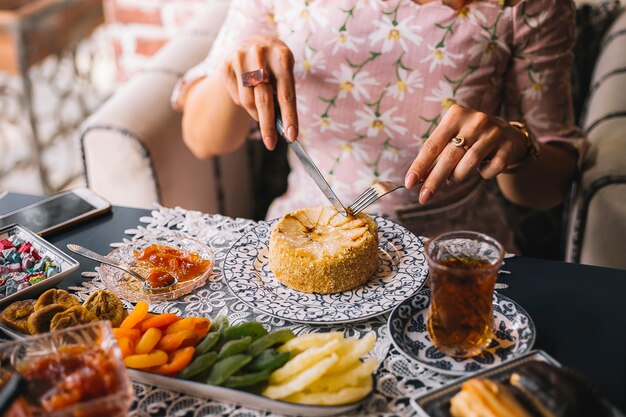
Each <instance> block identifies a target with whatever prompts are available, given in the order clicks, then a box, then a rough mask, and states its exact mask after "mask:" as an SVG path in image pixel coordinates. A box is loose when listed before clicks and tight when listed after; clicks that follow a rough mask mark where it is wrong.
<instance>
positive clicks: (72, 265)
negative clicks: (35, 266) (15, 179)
mask: <svg viewBox="0 0 626 417" xmlns="http://www.w3.org/2000/svg"><path fill="white" fill-rule="evenodd" d="M10 236H17V237H19V238H20V239H22V240H26V241H28V242H30V243H31V244H32V245H33V247H34V248H35V249H37V252H39V254H40V255H41V256H48V257H50V259H52V261H54V262H55V263H56V264H57V265H59V266H60V268H61V272H59V273H58V274H56V275H53V276H51V277H50V278H46V279H44V280H43V281H41V282H38V283H37V284H35V285H31V286H30V287H28V288H25V289H23V290H20V291H17V292H16V293H13V294H11V295H9V296H8V297H4V298H2V299H0V308H2V307H4V306H6V305H7V304H10V303H12V302H14V301H17V300H23V299H26V298H36V297H37V296H39V295H40V294H41V293H42V292H44V291H45V290H47V289H50V288H52V287H56V286H57V285H58V284H59V283H60V282H61V281H63V280H64V279H65V278H66V277H67V276H68V275H69V274H71V273H72V272H73V271H74V270H76V269H77V268H78V266H79V265H80V264H79V263H78V261H76V260H75V259H73V258H72V257H70V256H69V255H67V254H66V253H65V252H63V251H62V250H61V249H59V248H57V247H56V246H54V245H53V244H52V243H50V242H48V241H47V240H45V239H43V238H42V237H40V236H38V235H36V234H35V233H33V232H31V231H30V230H28V229H26V228H25V227H22V226H20V225H17V224H12V225H9V226H5V227H3V228H0V240H2V239H7V238H8V237H10Z"/></svg>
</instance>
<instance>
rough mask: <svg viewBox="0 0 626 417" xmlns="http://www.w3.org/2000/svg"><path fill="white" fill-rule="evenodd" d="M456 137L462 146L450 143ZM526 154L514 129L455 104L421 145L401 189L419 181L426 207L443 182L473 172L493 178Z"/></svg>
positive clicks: (463, 177)
mask: <svg viewBox="0 0 626 417" xmlns="http://www.w3.org/2000/svg"><path fill="white" fill-rule="evenodd" d="M456 137H458V139H457V140H456V141H457V142H463V143H462V144H461V145H462V146H455V144H454V143H453V142H452V141H453V139H454V138H456ZM461 138H462V139H461ZM527 152H528V149H527V148H526V145H525V144H524V137H523V133H522V132H520V131H519V130H518V129H517V128H515V127H512V126H510V125H509V124H508V123H507V122H506V121H504V120H503V119H501V118H499V117H495V116H490V115H488V114H485V113H482V112H478V111H475V110H471V109H468V108H465V107H463V106H460V105H457V104H455V105H453V106H452V107H450V109H449V110H448V112H447V113H446V114H445V115H444V117H443V118H442V119H441V122H440V123H439V125H438V126H437V127H436V128H435V130H434V131H433V132H432V134H431V135H430V137H429V138H428V140H426V142H424V145H423V146H422V149H421V150H420V152H419V154H418V155H417V157H416V158H415V160H414V161H413V163H412V164H411V168H409V171H408V172H407V174H406V178H405V185H406V187H407V188H411V187H414V186H415V185H416V184H417V183H418V182H420V181H423V182H424V184H423V185H422V189H421V191H420V195H419V202H420V203H421V204H426V202H428V200H430V199H431V198H432V197H433V195H435V193H436V192H437V191H438V190H439V188H440V187H441V186H442V185H443V184H444V183H446V181H451V182H452V183H458V182H461V181H463V180H464V179H466V178H468V177H469V176H470V175H472V174H473V173H474V172H476V171H478V172H479V173H480V175H481V176H482V177H483V178H485V179H488V180H489V179H492V178H495V177H496V175H498V174H500V173H501V172H502V171H504V170H505V169H506V167H507V166H509V165H511V164H513V163H515V162H517V161H520V160H522V158H524V157H525V156H526V153H527Z"/></svg>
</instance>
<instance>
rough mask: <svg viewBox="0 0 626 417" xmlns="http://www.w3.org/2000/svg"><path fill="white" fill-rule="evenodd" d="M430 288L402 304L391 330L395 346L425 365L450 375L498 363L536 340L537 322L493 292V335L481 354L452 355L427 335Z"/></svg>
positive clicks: (394, 315) (395, 312)
mask: <svg viewBox="0 0 626 417" xmlns="http://www.w3.org/2000/svg"><path fill="white" fill-rule="evenodd" d="M429 303H430V290H425V291H421V292H419V293H417V294H415V296H413V297H411V298H409V299H407V300H406V301H404V302H403V303H402V304H400V305H399V306H398V307H397V308H396V309H395V310H394V311H393V312H392V313H391V315H390V316H389V334H390V336H391V341H392V342H393V344H394V346H395V347H396V348H397V349H398V350H399V351H400V352H402V353H403V354H405V355H406V356H408V357H409V358H411V359H414V360H416V361H418V362H419V363H420V364H421V365H422V366H424V367H425V368H429V369H432V370H433V371H435V372H439V373H441V374H448V375H464V374H467V373H468V372H477V371H481V370H483V369H486V368H489V367H492V366H496V365H499V364H501V363H503V362H505V361H507V360H509V359H512V358H514V357H517V356H519V355H521V354H523V353H526V352H528V351H530V349H531V348H532V346H533V344H534V343H535V336H536V331H535V325H534V324H533V321H532V319H531V318H530V316H529V315H528V313H527V312H526V311H525V310H524V309H523V308H522V307H521V306H520V305H519V304H517V303H516V302H515V301H512V300H511V299H509V298H506V297H505V296H503V295H500V294H499V293H494V297H493V313H494V314H493V315H494V338H493V340H492V341H491V345H489V347H488V348H487V350H486V351H484V352H483V353H482V354H480V355H478V356H475V357H472V358H453V357H450V356H447V355H445V354H443V353H441V352H440V351H439V350H438V349H437V348H436V347H434V346H433V345H432V343H431V341H430V338H429V337H428V330H427V328H426V314H427V312H428V304H429Z"/></svg>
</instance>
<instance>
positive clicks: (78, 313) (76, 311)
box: [50, 306, 98, 331]
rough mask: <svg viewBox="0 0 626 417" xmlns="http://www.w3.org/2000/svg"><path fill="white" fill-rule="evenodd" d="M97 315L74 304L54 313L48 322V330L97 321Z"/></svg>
mask: <svg viewBox="0 0 626 417" xmlns="http://www.w3.org/2000/svg"><path fill="white" fill-rule="evenodd" d="M97 320H98V317H97V316H96V315H95V314H93V313H92V312H91V311H89V310H87V309H86V308H85V307H83V306H74V307H72V308H68V309H67V310H65V311H63V312H62V313H59V314H57V315H55V316H54V317H53V318H52V323H50V331H55V330H61V329H67V328H68V327H73V326H78V325H80V324H87V323H90V322H92V321H97Z"/></svg>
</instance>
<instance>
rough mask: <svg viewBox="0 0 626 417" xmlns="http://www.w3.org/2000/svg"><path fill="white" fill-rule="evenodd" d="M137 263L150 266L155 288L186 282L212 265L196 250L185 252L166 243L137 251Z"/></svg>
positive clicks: (151, 281) (151, 279) (149, 277)
mask: <svg viewBox="0 0 626 417" xmlns="http://www.w3.org/2000/svg"><path fill="white" fill-rule="evenodd" d="M135 259H136V261H137V264H138V265H140V266H143V267H146V268H150V275H149V276H148V282H149V283H150V285H151V286H152V287H153V288H159V287H164V286H166V285H170V284H172V283H173V281H174V278H177V279H178V282H185V281H189V280H190V279H193V278H195V277H197V276H199V275H202V274H203V273H205V272H206V270H207V269H208V268H209V267H210V266H211V261H209V260H208V259H203V258H202V257H200V255H199V254H198V253H196V252H188V253H185V252H183V251H182V250H180V249H176V248H172V247H170V246H166V245H159V244H155V243H153V244H151V245H150V246H148V247H146V248H144V249H142V250H137V251H135Z"/></svg>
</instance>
